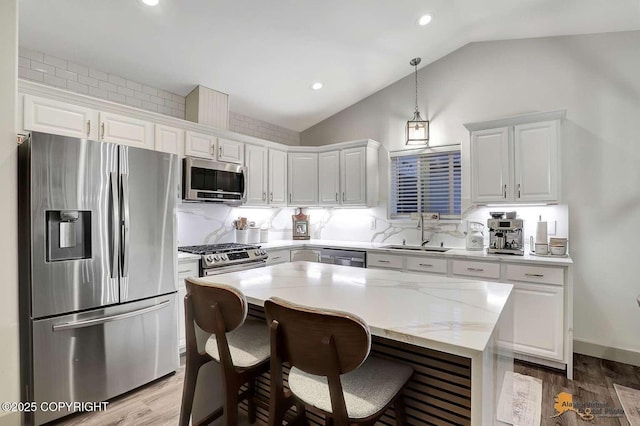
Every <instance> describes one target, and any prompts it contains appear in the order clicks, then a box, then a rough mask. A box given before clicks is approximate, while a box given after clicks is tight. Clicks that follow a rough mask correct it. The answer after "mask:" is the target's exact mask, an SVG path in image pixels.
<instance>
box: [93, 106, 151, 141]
mask: <svg viewBox="0 0 640 426" xmlns="http://www.w3.org/2000/svg"><path fill="white" fill-rule="evenodd" d="M100 140H101V141H103V142H112V143H118V144H122V145H129V146H135V147H138V148H147V149H153V145H154V144H153V123H151V122H149V121H144V120H138V119H137V118H132V117H127V116H124V115H118V114H111V113H109V112H101V113H100Z"/></svg>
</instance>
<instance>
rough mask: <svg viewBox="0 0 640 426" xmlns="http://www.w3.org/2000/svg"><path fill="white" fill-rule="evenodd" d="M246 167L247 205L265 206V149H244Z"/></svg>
mask: <svg viewBox="0 0 640 426" xmlns="http://www.w3.org/2000/svg"><path fill="white" fill-rule="evenodd" d="M245 151H246V152H245V159H246V165H247V202H246V203H247V204H251V205H265V204H267V148H264V147H261V146H255V145H247V146H246V147H245Z"/></svg>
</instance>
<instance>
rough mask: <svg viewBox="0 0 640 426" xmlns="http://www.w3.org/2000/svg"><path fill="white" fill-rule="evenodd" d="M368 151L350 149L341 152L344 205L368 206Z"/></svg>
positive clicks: (362, 148)
mask: <svg viewBox="0 0 640 426" xmlns="http://www.w3.org/2000/svg"><path fill="white" fill-rule="evenodd" d="M366 160H367V151H366V148H364V147H361V148H350V149H343V150H342V151H340V169H341V171H342V174H341V184H340V187H341V189H342V195H341V201H342V204H343V205H366V204H367V162H366Z"/></svg>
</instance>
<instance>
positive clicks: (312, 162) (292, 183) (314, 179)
mask: <svg viewBox="0 0 640 426" xmlns="http://www.w3.org/2000/svg"><path fill="white" fill-rule="evenodd" d="M287 186H288V188H289V205H291V206H298V207H304V206H316V205H318V154H317V153H306V152H305V153H302V152H293V153H290V154H289V182H288V185H287Z"/></svg>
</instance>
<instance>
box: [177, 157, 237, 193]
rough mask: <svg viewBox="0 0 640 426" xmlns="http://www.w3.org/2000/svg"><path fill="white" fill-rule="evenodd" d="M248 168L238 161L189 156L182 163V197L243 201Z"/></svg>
mask: <svg viewBox="0 0 640 426" xmlns="http://www.w3.org/2000/svg"><path fill="white" fill-rule="evenodd" d="M246 175H247V169H246V168H245V167H243V166H241V165H239V164H231V163H219V162H216V161H210V160H203V159H200V158H190V157H187V158H185V159H184V160H183V163H182V188H183V190H182V199H183V200H185V201H212V202H218V203H226V204H236V205H237V204H242V203H243V202H244V201H245V197H246V191H245V189H246V185H245V179H246Z"/></svg>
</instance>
